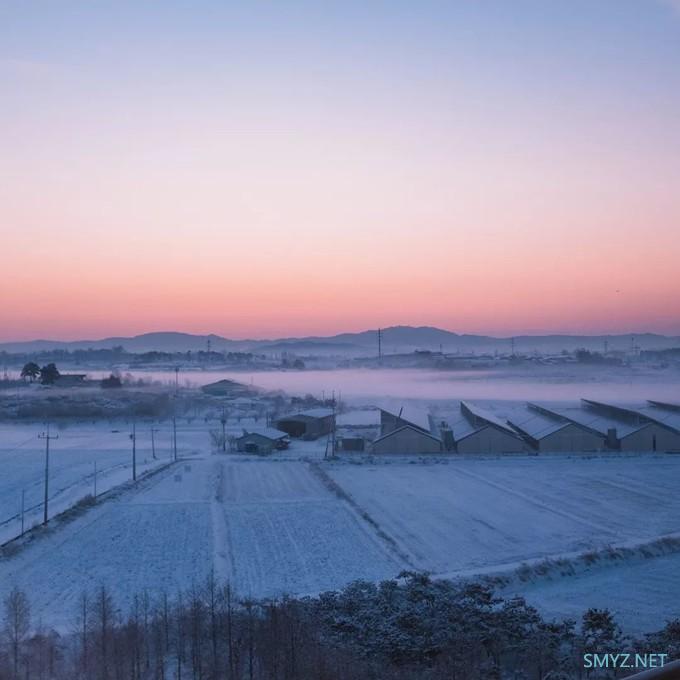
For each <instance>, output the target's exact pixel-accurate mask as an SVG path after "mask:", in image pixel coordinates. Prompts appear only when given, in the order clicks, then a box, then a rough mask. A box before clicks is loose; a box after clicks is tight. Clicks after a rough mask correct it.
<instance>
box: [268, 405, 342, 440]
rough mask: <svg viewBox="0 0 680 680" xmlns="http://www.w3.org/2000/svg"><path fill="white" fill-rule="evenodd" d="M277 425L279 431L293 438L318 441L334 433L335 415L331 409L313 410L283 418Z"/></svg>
mask: <svg viewBox="0 0 680 680" xmlns="http://www.w3.org/2000/svg"><path fill="white" fill-rule="evenodd" d="M275 424H276V427H277V429H279V430H282V431H283V432H286V433H287V434H289V435H290V436H291V437H300V438H302V439H317V438H318V437H321V436H323V435H324V434H328V433H330V432H332V431H333V428H334V427H335V413H334V411H333V409H330V408H312V409H308V410H307V411H300V412H299V413H291V414H289V415H286V416H282V417H281V418H279V419H278V420H277V421H276V423H275Z"/></svg>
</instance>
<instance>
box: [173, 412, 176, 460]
mask: <svg viewBox="0 0 680 680" xmlns="http://www.w3.org/2000/svg"><path fill="white" fill-rule="evenodd" d="M172 451H173V457H174V460H177V418H176V417H175V416H172Z"/></svg>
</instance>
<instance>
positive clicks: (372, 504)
mask: <svg viewBox="0 0 680 680" xmlns="http://www.w3.org/2000/svg"><path fill="white" fill-rule="evenodd" d="M327 471H328V473H329V474H330V475H331V476H332V477H333V479H334V480H335V481H336V482H337V483H339V484H340V486H341V487H342V488H343V489H344V490H345V491H346V492H347V493H349V494H350V495H351V496H352V497H353V498H354V499H355V500H356V501H357V503H358V504H359V505H360V506H361V507H363V508H364V509H365V510H366V511H367V512H368V513H369V514H370V515H371V517H372V518H373V519H374V520H375V521H376V522H377V523H378V524H379V525H380V526H381V528H382V529H383V530H384V531H386V532H387V533H388V534H390V535H391V536H392V537H393V538H394V539H395V540H396V541H397V542H398V543H399V544H400V545H401V546H402V548H403V549H404V550H405V551H406V552H407V553H410V554H411V555H413V557H414V558H415V560H416V563H417V564H418V566H419V567H420V568H422V569H427V570H429V571H433V572H435V573H438V572H447V573H451V572H455V571H456V570H469V569H471V568H475V567H482V566H490V565H494V564H503V563H508V562H513V561H517V560H523V559H535V558H540V557H547V556H549V555H551V554H557V553H563V552H571V551H580V550H588V549H595V548H597V547H602V546H603V545H606V544H609V543H614V542H618V541H622V540H633V539H640V540H642V539H646V538H653V537H655V536H657V535H661V534H665V533H671V532H674V531H679V530H680V497H679V496H678V495H677V493H676V492H675V491H674V489H677V487H678V484H680V457H678V458H672V457H668V456H666V457H651V456H650V457H644V456H639V457H635V458H627V459H624V458H620V459H616V458H581V459H579V458H557V457H553V458H549V459H548V458H519V457H518V458H512V459H510V458H507V459H498V460H479V461H475V460H456V461H451V462H450V463H449V464H441V465H409V464H406V463H405V464H399V463H394V464H387V465H364V466H349V465H333V466H329V467H328V468H327Z"/></svg>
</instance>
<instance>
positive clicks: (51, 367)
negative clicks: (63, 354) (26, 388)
mask: <svg viewBox="0 0 680 680" xmlns="http://www.w3.org/2000/svg"><path fill="white" fill-rule="evenodd" d="M60 375H61V374H60V373H59V370H58V369H57V366H56V364H45V365H44V366H43V367H42V368H40V366H38V364H36V363H35V362H34V361H29V362H28V363H27V364H25V365H24V367H23V368H22V369H21V377H22V378H23V379H24V380H26V378H28V379H29V380H30V381H31V382H35V380H36V379H37V378H40V382H41V383H42V384H43V385H53V384H54V383H55V382H56V381H57V380H58V379H59V376H60Z"/></svg>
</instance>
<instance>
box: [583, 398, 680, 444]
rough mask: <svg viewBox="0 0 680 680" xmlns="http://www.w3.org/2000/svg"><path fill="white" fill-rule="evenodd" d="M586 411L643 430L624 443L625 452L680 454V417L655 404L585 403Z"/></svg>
mask: <svg viewBox="0 0 680 680" xmlns="http://www.w3.org/2000/svg"><path fill="white" fill-rule="evenodd" d="M581 401H582V403H583V404H584V407H585V408H586V409H588V410H591V411H594V412H596V413H602V414H604V415H611V416H612V417H615V418H618V419H620V420H621V421H623V422H626V423H629V424H632V425H637V426H642V427H641V428H640V429H639V430H637V431H636V432H635V433H634V435H629V436H628V437H626V438H624V439H625V441H624V440H622V441H621V446H622V450H624V451H680V414H678V413H674V412H673V411H669V410H668V409H662V408H659V407H657V406H654V405H653V404H649V403H648V404H642V405H639V406H638V405H631V404H626V405H623V404H611V403H604V402H600V401H592V400H590V399H582V400H581Z"/></svg>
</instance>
